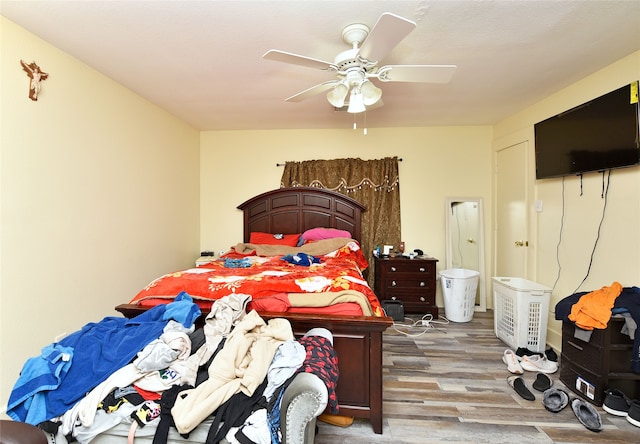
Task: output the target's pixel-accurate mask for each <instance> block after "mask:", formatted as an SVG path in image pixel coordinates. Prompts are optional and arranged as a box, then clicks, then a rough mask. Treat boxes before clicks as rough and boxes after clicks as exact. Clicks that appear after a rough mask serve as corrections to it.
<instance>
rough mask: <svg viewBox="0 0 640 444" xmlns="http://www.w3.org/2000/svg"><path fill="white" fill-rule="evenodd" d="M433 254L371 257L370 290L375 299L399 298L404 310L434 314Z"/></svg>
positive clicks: (434, 260) (436, 314) (435, 313)
mask: <svg viewBox="0 0 640 444" xmlns="http://www.w3.org/2000/svg"><path fill="white" fill-rule="evenodd" d="M437 262H438V259H436V258H433V257H426V256H418V257H416V258H414V259H409V258H403V257H390V258H374V264H375V284H374V291H375V293H376V295H377V296H378V299H380V300H381V301H383V300H399V301H402V304H403V305H404V311H405V313H431V314H432V315H433V317H434V318H437V317H438V306H437V305H436V263H437Z"/></svg>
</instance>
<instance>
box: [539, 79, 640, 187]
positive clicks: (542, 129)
mask: <svg viewBox="0 0 640 444" xmlns="http://www.w3.org/2000/svg"><path fill="white" fill-rule="evenodd" d="M639 122H640V106H639V105H638V82H637V81H635V82H633V83H631V84H629V85H625V86H623V87H622V88H618V89H616V90H615V91H611V92H610V93H607V94H605V95H603V96H600V97H598V98H596V99H593V100H591V101H589V102H586V103H583V104H582V105H579V106H576V107H575V108H572V109H570V110H568V111H565V112H563V113H560V114H558V115H556V116H553V117H550V118H548V119H546V120H543V121H542V122H539V123H536V124H535V125H534V132H535V157H536V179H546V178H551V177H561V176H567V175H577V174H582V173H587V172H591V171H605V170H608V169H612V168H623V167H629V166H633V165H639V164H640V123H639Z"/></svg>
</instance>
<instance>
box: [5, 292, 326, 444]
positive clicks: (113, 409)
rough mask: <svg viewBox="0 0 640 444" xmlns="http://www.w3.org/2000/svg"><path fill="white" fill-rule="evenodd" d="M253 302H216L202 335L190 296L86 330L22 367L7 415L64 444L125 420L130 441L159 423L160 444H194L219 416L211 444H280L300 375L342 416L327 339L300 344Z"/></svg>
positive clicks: (313, 337) (316, 333) (310, 337)
mask: <svg viewBox="0 0 640 444" xmlns="http://www.w3.org/2000/svg"><path fill="white" fill-rule="evenodd" d="M250 300H251V296H249V295H242V294H234V295H230V296H227V297H225V298H222V299H220V300H217V301H216V302H215V303H214V305H213V307H212V309H211V312H210V313H209V315H207V317H206V319H205V322H204V326H203V327H202V328H198V329H196V328H195V324H194V322H195V320H196V319H197V318H198V317H199V316H200V310H199V308H198V306H197V305H196V304H194V303H193V300H192V299H191V298H190V297H189V296H188V295H186V294H183V293H181V294H180V295H179V297H177V298H176V300H175V301H174V302H172V303H170V304H167V305H159V306H156V307H153V308H152V309H150V310H148V311H146V312H145V313H143V314H141V315H139V316H137V317H135V318H133V319H124V318H115V317H108V318H104V319H103V320H102V321H100V322H98V323H91V324H87V325H86V326H85V327H83V328H82V330H80V331H78V332H75V333H74V334H72V335H70V336H68V337H66V338H64V339H62V340H61V341H60V342H58V343H56V344H52V345H50V346H47V347H45V348H44V349H43V352H42V354H41V355H40V356H37V357H34V358H31V359H29V360H28V361H27V362H26V363H25V365H24V367H23V370H22V372H21V374H20V377H19V378H18V381H17V382H16V384H15V386H14V389H13V391H12V393H11V396H10V399H9V404H8V410H7V414H8V415H9V416H10V417H11V418H12V419H14V420H16V421H22V422H26V423H29V424H33V425H38V426H39V427H40V428H42V429H44V430H45V431H48V432H50V433H52V434H54V435H55V436H56V438H58V441H57V442H64V438H66V440H67V441H68V442H75V441H77V442H80V443H88V442H90V441H91V440H92V439H93V438H95V437H96V436H97V435H98V434H100V433H102V432H104V431H106V430H109V429H111V428H113V427H115V426H116V425H118V424H120V423H122V422H124V421H126V422H127V424H131V426H130V431H129V437H130V439H132V438H133V437H134V436H135V433H136V430H137V429H138V428H140V427H149V426H150V425H151V424H153V426H155V427H156V430H155V435H154V440H153V442H154V444H160V443H166V442H167V437H168V433H169V430H170V428H172V427H174V428H175V429H176V430H177V431H178V432H179V433H180V434H181V435H182V436H183V437H185V438H187V437H188V436H189V433H190V432H191V431H193V430H194V429H195V428H196V427H197V426H199V425H200V424H201V423H203V421H205V420H207V419H208V420H211V419H212V418H211V417H212V415H213V416H214V418H213V421H212V424H211V427H210V429H209V434H208V436H207V441H206V442H207V443H218V442H220V441H221V440H223V439H225V438H226V439H227V440H228V441H229V442H232V443H234V442H255V443H262V442H268V443H271V442H280V440H281V434H280V410H279V409H280V403H281V399H282V394H283V393H284V390H285V389H286V387H287V386H288V385H289V383H290V382H291V381H292V380H293V378H294V377H295V375H296V374H298V373H299V372H309V373H314V374H316V375H317V376H318V377H319V378H320V379H321V380H322V381H323V382H324V383H325V385H326V386H327V389H328V393H329V407H330V409H331V411H332V413H337V412H338V401H337V396H336V392H335V389H336V385H337V380H338V360H337V355H336V353H335V350H334V349H333V342H332V339H333V338H332V335H331V334H330V332H329V331H328V330H326V329H312V330H310V331H309V332H308V333H307V335H305V337H303V338H300V339H298V340H296V339H295V337H294V335H293V331H292V328H291V325H290V323H289V321H288V320H287V319H284V318H274V319H271V320H269V321H268V322H266V321H265V320H263V319H262V318H261V317H260V316H259V315H258V313H257V312H256V311H250V312H249V313H247V312H246V306H247V304H248V302H249V301H250ZM59 439H62V441H60V440H59Z"/></svg>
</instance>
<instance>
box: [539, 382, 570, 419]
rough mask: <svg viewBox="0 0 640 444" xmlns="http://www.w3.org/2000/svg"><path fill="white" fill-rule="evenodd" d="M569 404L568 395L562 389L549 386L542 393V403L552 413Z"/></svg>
mask: <svg viewBox="0 0 640 444" xmlns="http://www.w3.org/2000/svg"><path fill="white" fill-rule="evenodd" d="M568 404H569V395H568V394H567V392H565V391H564V390H560V389H555V388H550V389H547V390H545V391H544V393H543V394H542V405H544V408H545V409H547V410H549V411H550V412H553V413H558V412H559V411H560V410H562V409H563V408H565V407H566V406H567V405H568Z"/></svg>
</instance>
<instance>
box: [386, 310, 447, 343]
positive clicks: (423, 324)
mask: <svg viewBox="0 0 640 444" xmlns="http://www.w3.org/2000/svg"><path fill="white" fill-rule="evenodd" d="M407 321H408V322H407ZM448 323H449V320H448V319H447V318H445V317H443V316H440V317H439V318H438V319H433V315H432V314H431V313H427V314H426V315H424V316H422V318H420V319H418V320H417V321H414V320H413V319H411V318H408V317H405V318H404V322H394V323H393V329H394V330H395V331H397V332H398V333H400V334H403V335H405V336H407V337H410V338H417V337H419V336H422V335H424V334H426V333H427V332H428V331H429V330H442V331H444V330H443V329H441V328H439V327H438V326H437V325H447V324H448ZM400 328H408V329H414V328H422V329H423V330H422V331H420V332H418V333H410V332H409V331H403V330H401V329H400ZM411 331H412V330H411Z"/></svg>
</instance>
